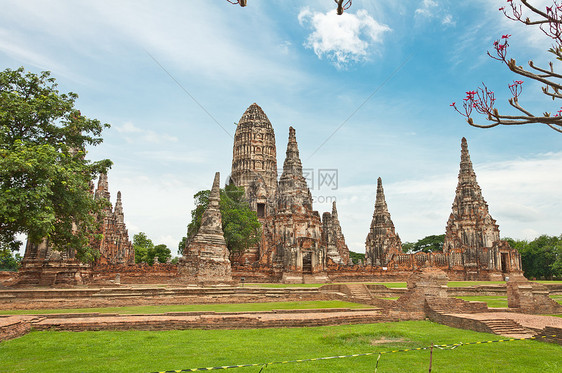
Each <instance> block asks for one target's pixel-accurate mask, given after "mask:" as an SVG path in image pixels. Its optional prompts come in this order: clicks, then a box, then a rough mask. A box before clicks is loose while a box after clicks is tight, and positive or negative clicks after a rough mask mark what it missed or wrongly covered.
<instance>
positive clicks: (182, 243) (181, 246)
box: [178, 236, 187, 255]
mask: <svg viewBox="0 0 562 373" xmlns="http://www.w3.org/2000/svg"><path fill="white" fill-rule="evenodd" d="M186 244H187V237H186V236H183V237H182V238H181V241H180V243H179V244H178V254H179V255H183V249H184V248H185V245H186Z"/></svg>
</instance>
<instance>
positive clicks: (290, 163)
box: [283, 127, 302, 177]
mask: <svg viewBox="0 0 562 373" xmlns="http://www.w3.org/2000/svg"><path fill="white" fill-rule="evenodd" d="M285 154H286V155H285V162H284V163H283V174H285V173H291V174H293V175H297V176H301V177H302V162H301V160H300V158H299V146H298V144H297V136H296V131H295V129H294V128H293V127H289V142H288V143H287V152H286V153H285Z"/></svg>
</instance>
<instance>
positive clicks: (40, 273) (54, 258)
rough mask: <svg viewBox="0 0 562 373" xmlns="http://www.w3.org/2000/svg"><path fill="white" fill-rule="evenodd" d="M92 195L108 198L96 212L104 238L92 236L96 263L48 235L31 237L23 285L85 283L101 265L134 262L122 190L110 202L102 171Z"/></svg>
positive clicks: (129, 263) (23, 265)
mask: <svg viewBox="0 0 562 373" xmlns="http://www.w3.org/2000/svg"><path fill="white" fill-rule="evenodd" d="M92 188H93V184H92ZM92 198H94V199H96V200H99V199H104V200H105V201H107V205H106V207H105V208H104V209H103V211H102V213H101V214H99V215H98V216H97V220H98V224H99V230H98V232H97V233H98V234H99V235H100V236H101V240H98V239H97V238H96V237H95V236H94V237H92V239H91V241H90V244H91V245H92V248H93V249H94V250H96V251H97V252H98V253H99V257H98V258H97V259H96V260H95V262H94V263H89V264H85V263H81V262H80V261H79V260H78V259H76V257H75V254H76V252H75V251H74V250H65V251H59V250H55V249H54V248H53V246H52V245H51V244H50V243H49V241H48V240H47V239H44V240H42V241H41V242H40V243H38V244H37V243H33V242H31V241H29V240H28V242H27V244H26V247H25V254H24V257H23V260H22V267H21V269H20V276H19V277H20V278H19V283H20V284H22V285H56V284H82V283H83V282H88V281H89V279H90V277H91V276H92V272H93V271H94V270H95V268H96V267H98V266H104V265H117V266H132V265H134V264H135V250H134V248H133V244H132V243H131V241H130V240H129V233H128V230H127V227H126V226H125V216H124V213H123V203H122V201H121V192H118V193H117V201H116V202H115V209H114V208H113V206H112V204H111V203H110V200H111V195H110V193H109V185H108V179H107V175H106V174H101V175H100V177H99V180H98V185H97V188H96V190H95V192H93V191H92Z"/></svg>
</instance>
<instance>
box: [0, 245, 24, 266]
mask: <svg viewBox="0 0 562 373" xmlns="http://www.w3.org/2000/svg"><path fill="white" fill-rule="evenodd" d="M21 260H22V257H21V256H20V254H19V253H13V252H12V251H11V250H8V249H0V271H17V270H18V269H19V267H20V265H21Z"/></svg>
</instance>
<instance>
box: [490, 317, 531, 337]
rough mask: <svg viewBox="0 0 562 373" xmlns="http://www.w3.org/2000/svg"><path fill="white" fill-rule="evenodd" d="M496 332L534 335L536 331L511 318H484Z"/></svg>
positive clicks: (500, 333)
mask: <svg viewBox="0 0 562 373" xmlns="http://www.w3.org/2000/svg"><path fill="white" fill-rule="evenodd" d="M482 322H483V323H484V324H486V325H487V326H488V327H489V328H490V329H491V330H492V331H493V332H494V333H495V334H499V335H522V334H525V335H527V334H528V335H533V334H534V332H533V331H532V330H530V329H527V328H525V327H523V326H522V325H521V324H519V323H517V322H516V321H513V320H510V319H503V320H499V319H490V320H482Z"/></svg>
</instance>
